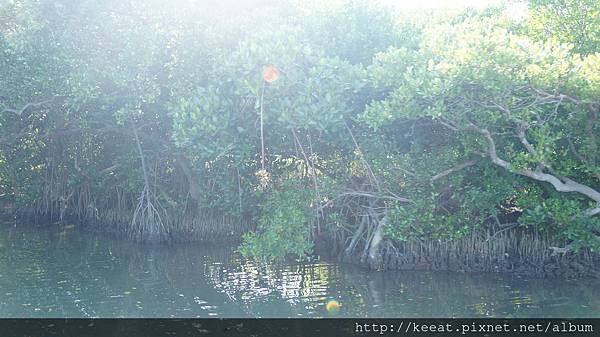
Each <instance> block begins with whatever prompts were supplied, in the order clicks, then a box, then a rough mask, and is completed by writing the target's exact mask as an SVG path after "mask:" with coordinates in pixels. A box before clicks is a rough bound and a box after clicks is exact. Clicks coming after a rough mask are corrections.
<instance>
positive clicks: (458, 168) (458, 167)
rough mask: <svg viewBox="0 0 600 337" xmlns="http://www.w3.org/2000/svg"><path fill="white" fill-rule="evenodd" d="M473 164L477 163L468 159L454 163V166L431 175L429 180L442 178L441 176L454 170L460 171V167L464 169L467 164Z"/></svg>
mask: <svg viewBox="0 0 600 337" xmlns="http://www.w3.org/2000/svg"><path fill="white" fill-rule="evenodd" d="M475 164H477V161H476V160H469V161H467V162H464V163H462V164H459V165H456V166H454V167H452V168H449V169H447V170H445V171H442V172H440V173H438V174H436V175H434V176H433V177H431V181H435V180H438V179H440V178H443V177H445V176H447V175H449V174H452V173H454V172H457V171H460V170H462V169H465V168H467V167H469V166H473V165H475Z"/></svg>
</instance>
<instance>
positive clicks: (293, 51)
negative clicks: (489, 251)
mask: <svg viewBox="0 0 600 337" xmlns="http://www.w3.org/2000/svg"><path fill="white" fill-rule="evenodd" d="M238 6H242V8H241V10H236V9H240V8H238ZM255 7H256V8H252V6H249V5H240V4H235V6H234V5H232V3H230V2H227V1H226V2H224V3H217V2H211V1H209V2H191V1H186V0H177V1H176V4H175V5H171V4H163V3H160V2H158V1H128V2H122V1H116V0H114V1H113V0H110V1H102V2H91V1H81V2H79V1H70V0H60V1H50V0H42V1H27V0H23V1H11V2H9V3H8V4H6V5H2V6H0V83H1V86H0V110H1V111H2V112H1V113H0V197H2V200H3V202H4V201H6V202H14V203H15V204H16V206H17V207H18V208H19V209H20V210H22V211H23V213H28V212H29V213H36V215H38V216H41V217H47V218H49V220H52V221H53V220H56V216H57V215H56V214H62V213H64V212H66V213H68V215H70V216H73V217H77V219H81V220H82V221H96V220H99V219H101V220H103V221H105V222H112V221H117V220H118V221H122V222H125V223H126V222H127V221H129V220H131V218H132V217H133V211H134V210H135V209H136V206H138V205H139V200H150V201H151V203H153V204H156V209H158V210H157V211H156V213H159V214H162V215H163V216H164V217H165V223H167V224H168V226H170V227H173V228H169V231H171V230H173V231H176V230H183V229H186V230H187V229H188V228H189V227H193V226H194V225H191V224H194V223H198V222H199V219H202V217H203V215H204V214H218V215H219V216H222V215H224V214H225V215H228V216H232V217H234V218H236V219H237V220H239V221H241V220H243V219H252V220H255V221H257V224H258V226H257V232H256V233H250V234H248V235H247V236H246V237H245V241H244V244H243V245H242V247H241V251H242V252H243V253H244V254H245V255H247V256H252V257H255V258H259V259H268V260H273V259H281V258H284V257H286V256H287V255H294V256H296V257H299V258H303V257H306V255H307V254H309V253H310V252H311V249H312V239H311V238H313V237H315V236H316V235H317V234H322V231H323V232H326V233H327V234H328V235H332V236H336V237H338V238H340V237H341V238H342V239H343V240H346V239H350V240H351V238H352V237H353V236H354V234H356V233H357V232H356V231H357V230H358V228H360V223H361V219H362V218H364V217H365V214H367V216H368V217H369V219H370V222H369V226H371V227H369V229H368V231H367V232H368V233H372V232H373V228H372V226H374V225H375V224H376V223H378V221H380V219H381V218H384V217H387V218H386V219H388V222H387V223H386V226H385V227H384V232H385V237H386V239H391V240H412V239H425V238H431V239H436V240H453V239H456V238H459V237H461V236H465V235H467V234H469V233H471V232H472V231H476V230H487V231H489V232H494V231H495V230H498V229H499V228H500V227H502V228H504V227H503V226H504V225H506V224H511V223H519V224H520V225H521V226H522V227H529V228H531V229H533V230H536V231H546V232H548V233H549V235H551V236H552V237H554V238H556V240H558V241H564V242H568V243H570V244H572V246H573V247H575V248H583V247H597V245H598V240H597V239H596V238H597V236H598V234H599V229H598V221H597V218H598V216H599V215H598V214H592V213H593V212H594V211H593V210H594V207H597V206H598V204H599V203H600V193H598V191H599V190H600V184H599V179H600V168H599V167H600V165H599V159H600V153H599V149H598V142H600V139H598V132H599V129H598V123H597V119H598V113H599V112H600V111H599V110H598V109H599V107H600V102H599V101H598V97H600V54H598V51H599V49H598V41H599V39H598V32H599V31H600V29H598V27H599V24H598V19H597V18H598V17H599V16H598V15H597V14H598V5H597V2H595V1H587V0H581V1H558V0H556V1H554V0H552V1H550V0H548V1H546V0H545V1H541V0H540V1H530V2H529V13H528V14H527V17H526V20H523V21H518V22H517V21H515V20H513V19H511V16H510V15H508V11H509V10H510V8H509V7H510V5H506V6H498V7H493V8H487V9H484V10H464V11H458V12H455V13H450V12H444V13H438V12H435V11H422V12H416V13H394V12H393V11H391V10H390V9H388V8H385V7H379V6H377V5H374V4H373V3H372V2H370V1H344V2H342V4H338V5H326V6H324V5H321V6H317V7H316V8H312V7H310V6H307V5H306V4H303V3H293V2H290V1H285V2H276V1H264V2H260V4H255ZM128 13H137V14H139V15H137V14H136V15H130V14H128ZM583 23H584V24H583ZM267 66H269V67H274V68H275V69H277V70H278V78H277V79H275V80H269V81H267V80H265V79H264V78H263V74H262V72H263V69H265V67H267ZM22 108H24V109H22ZM263 153H264V154H263ZM263 160H264V167H263V163H262V162H263ZM290 181H293V183H290ZM140 195H142V196H143V198H142V199H140ZM144 198H145V199H144ZM256 205H260V207H256ZM316 210H319V212H317V211H316ZM115 214H118V215H115ZM115 219H116V220H115ZM321 225H322V227H323V228H321ZM358 234H360V235H358V236H357V240H359V241H360V242H361V244H363V245H365V246H366V245H368V244H369V243H368V242H367V241H368V240H367V239H366V237H367V235H365V234H364V233H358ZM350 240H346V241H350ZM366 248H368V247H366Z"/></svg>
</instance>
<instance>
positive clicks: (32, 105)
mask: <svg viewBox="0 0 600 337" xmlns="http://www.w3.org/2000/svg"><path fill="white" fill-rule="evenodd" d="M52 101H54V97H52V98H50V99H47V100H45V101H41V102H31V103H27V104H25V105H24V106H23V107H22V108H21V109H18V110H17V109H10V108H4V109H3V110H2V113H4V112H12V113H15V114H17V116H21V115H22V114H23V113H24V112H25V111H26V110H27V109H29V108H39V107H41V106H42V105H44V104H48V103H50V102H52Z"/></svg>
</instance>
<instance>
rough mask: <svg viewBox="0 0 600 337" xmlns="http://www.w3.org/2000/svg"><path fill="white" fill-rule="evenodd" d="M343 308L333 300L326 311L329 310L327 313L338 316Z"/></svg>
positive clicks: (327, 305)
mask: <svg viewBox="0 0 600 337" xmlns="http://www.w3.org/2000/svg"><path fill="white" fill-rule="evenodd" d="M341 306H342V305H341V304H340V302H338V301H336V300H331V301H329V302H327V304H326V305H325V310H327V313H329V314H337V313H338V312H339V311H340V308H341Z"/></svg>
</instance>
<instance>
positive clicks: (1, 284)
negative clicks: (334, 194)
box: [0, 227, 600, 318]
mask: <svg viewBox="0 0 600 337" xmlns="http://www.w3.org/2000/svg"><path fill="white" fill-rule="evenodd" d="M334 300H335V301H337V303H339V304H340V307H339V310H338V311H337V312H335V311H333V310H331V311H327V310H326V303H328V302H330V301H334ZM330 308H331V307H330ZM0 317H2V318H6V317H600V280H544V279H527V278H523V277H517V276H514V275H513V276H511V275H499V274H492V275H490V274H461V273H446V272H415V271H399V272H367V271H364V270H361V269H359V268H356V267H352V266H347V265H340V264H338V263H333V262H327V261H315V262H310V263H302V264H286V265H280V266H275V265H263V264H257V263H253V262H251V261H248V260H245V259H243V258H241V257H240V256H239V254H237V253H235V249H234V248H232V247H224V246H210V245H207V244H200V243H195V244H184V245H171V246H139V245H136V244H132V243H130V242H127V241H125V240H119V239H115V238H112V237H110V236H107V235H105V234H99V233H92V232H88V231H81V230H78V229H76V228H70V229H64V228H57V227H54V228H45V229H40V228H27V229H18V228H0Z"/></svg>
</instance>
